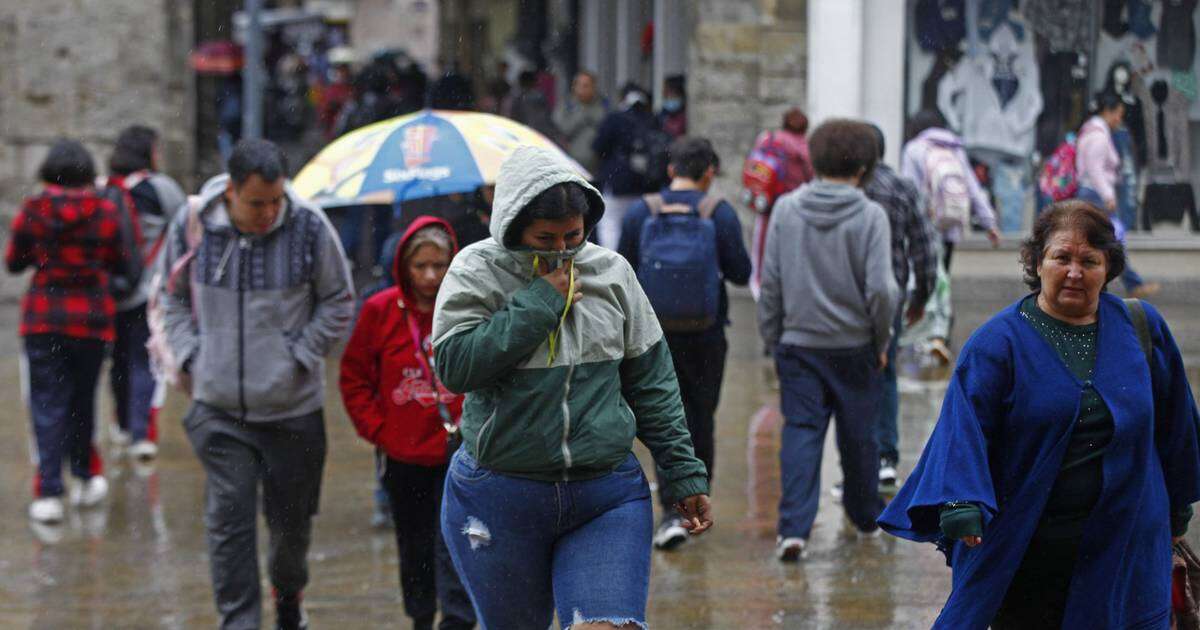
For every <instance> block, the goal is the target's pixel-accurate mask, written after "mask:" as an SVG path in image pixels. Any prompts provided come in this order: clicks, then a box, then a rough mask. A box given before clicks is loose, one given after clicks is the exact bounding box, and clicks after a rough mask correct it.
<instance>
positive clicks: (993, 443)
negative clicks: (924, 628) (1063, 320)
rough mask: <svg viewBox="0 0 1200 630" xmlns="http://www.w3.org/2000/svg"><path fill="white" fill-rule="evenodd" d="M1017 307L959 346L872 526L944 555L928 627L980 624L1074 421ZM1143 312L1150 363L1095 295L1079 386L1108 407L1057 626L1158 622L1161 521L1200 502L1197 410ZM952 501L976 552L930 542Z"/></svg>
mask: <svg viewBox="0 0 1200 630" xmlns="http://www.w3.org/2000/svg"><path fill="white" fill-rule="evenodd" d="M1019 309H1020V301H1019V300H1018V301H1017V302H1016V303H1015V304H1013V305H1012V306H1010V307H1008V308H1006V309H1004V310H1003V311H1001V312H1000V313H999V314H997V315H996V316H995V317H993V318H992V319H991V320H989V321H988V322H987V323H986V324H984V325H983V326H982V327H981V328H980V329H979V330H978V331H976V332H975V334H974V335H972V337H971V339H970V340H968V341H967V343H966V345H965V346H964V347H963V350H962V353H961V355H960V357H959V361H958V365H957V366H956V368H955V370H954V375H953V377H952V378H951V380H950V384H949V388H948V389H947V391H946V399H945V401H944V403H943V404H942V413H941V417H940V418H939V419H938V422H937V426H936V427H935V428H934V430H933V434H932V435H931V436H930V438H929V442H928V443H927V444H926V445H925V452H924V453H922V455H921V460H920V462H918V464H917V467H916V469H915V470H914V471H913V473H912V475H911V476H910V477H909V479H908V482H907V483H905V484H904V487H903V488H902V489H901V490H900V493H899V494H898V495H896V498H895V499H894V500H893V501H892V502H891V504H890V505H888V507H887V509H886V510H884V512H883V514H882V515H881V516H880V517H879V525H880V526H881V527H883V529H884V530H886V531H888V532H889V533H891V534H893V535H895V536H899V537H901V538H907V539H909V540H914V541H919V542H934V543H937V544H938V546H939V547H940V548H941V549H942V550H943V551H945V552H946V554H947V557H948V559H949V563H950V566H951V567H953V581H952V583H953V586H952V590H951V593H950V598H949V599H948V600H947V602H946V606H945V608H943V609H942V613H941V615H940V616H939V617H938V620H937V622H936V623H935V624H934V627H935V628H954V629H955V630H959V629H972V628H980V629H982V628H986V627H987V626H988V624H989V623H991V621H992V618H993V617H994V616H995V614H996V610H997V609H998V608H999V606H1000V602H1001V601H1002V600H1003V599H1004V595H1005V593H1006V592H1007V590H1008V585H1009V582H1010V581H1011V580H1012V576H1013V575H1014V574H1015V573H1016V570H1017V567H1018V566H1019V565H1020V563H1021V560H1022V558H1023V557H1024V555H1025V549H1026V546H1027V545H1028V544H1029V541H1030V539H1031V537H1032V536H1033V532H1034V529H1035V528H1036V527H1037V524H1038V520H1039V518H1040V517H1041V514H1042V509H1043V507H1044V506H1045V504H1046V499H1047V497H1048V496H1049V493H1050V488H1051V486H1052V485H1053V484H1054V480H1055V478H1056V477H1057V475H1058V471H1059V467H1060V465H1061V462H1062V458H1063V453H1064V452H1065V450H1066V447H1067V443H1068V442H1069V441H1070V438H1071V430H1072V427H1073V426H1074V420H1073V419H1074V418H1076V416H1077V414H1078V410H1079V399H1080V395H1081V393H1082V390H1083V388H1084V385H1085V384H1084V383H1082V382H1080V381H1079V380H1078V379H1076V378H1075V377H1074V376H1073V375H1072V374H1071V372H1070V371H1069V370H1068V369H1067V366H1066V365H1065V364H1064V363H1063V362H1062V360H1061V359H1060V358H1059V357H1058V355H1057V354H1055V350H1054V349H1053V348H1052V347H1051V346H1050V345H1049V344H1048V343H1047V342H1046V341H1045V340H1044V339H1043V338H1042V336H1041V335H1040V334H1038V332H1037V331H1036V330H1035V329H1034V328H1033V326H1031V325H1030V324H1029V323H1028V322H1026V321H1025V320H1024V319H1023V318H1022V317H1021V316H1020V313H1019ZM1146 315H1147V319H1148V320H1149V325H1150V332H1151V337H1152V339H1153V345H1154V348H1153V358H1152V361H1151V363H1152V365H1150V366H1148V365H1147V363H1146V359H1145V355H1144V354H1143V352H1142V349H1141V347H1140V345H1139V344H1138V339H1137V334H1136V332H1135V331H1134V328H1133V324H1132V322H1131V320H1130V317H1129V313H1128V310H1127V309H1126V308H1125V305H1124V304H1123V303H1122V302H1121V300H1120V299H1118V298H1116V297H1114V296H1112V295H1109V294H1108V293H1103V294H1101V296H1100V305H1099V311H1098V332H1097V343H1098V350H1097V355H1096V369H1095V371H1094V372H1093V374H1092V381H1091V384H1092V385H1093V386H1094V387H1095V389H1096V391H1097V392H1099V394H1100V396H1101V397H1102V398H1103V399H1104V402H1105V403H1106V404H1107V405H1108V408H1109V409H1110V410H1111V411H1112V414H1113V423H1114V432H1113V439H1112V442H1111V444H1110V445H1109V447H1108V450H1107V452H1106V453H1105V455H1104V489H1103V491H1102V494H1101V496H1100V500H1099V502H1098V503H1097V504H1096V507H1095V509H1094V510H1093V512H1092V515H1091V516H1090V517H1089V519H1088V521H1087V522H1086V524H1085V525H1084V530H1083V537H1082V540H1081V542H1080V547H1079V560H1078V562H1077V563H1076V566H1075V574H1074V577H1073V579H1072V581H1071V587H1070V589H1071V590H1070V593H1069V596H1068V597H1069V598H1068V601H1067V610H1066V616H1065V618H1064V620H1063V627H1064V628H1067V629H1080V630H1084V629H1086V630H1099V629H1101V628H1167V627H1168V625H1169V621H1168V620H1169V614H1170V604H1171V584H1170V573H1171V533H1170V517H1169V514H1170V513H1171V512H1173V511H1175V510H1177V509H1179V508H1182V507H1184V506H1187V505H1190V504H1191V503H1193V502H1195V501H1196V500H1198V499H1200V445H1198V443H1197V423H1198V422H1200V414H1197V411H1196V403H1195V401H1194V400H1193V399H1192V393H1191V389H1190V387H1189V386H1188V383H1187V378H1186V376H1185V374H1184V369H1183V359H1182V357H1181V356H1180V354H1179V349H1178V347H1176V345H1175V340H1174V339H1173V338H1172V337H1171V332H1170V330H1168V328H1167V325H1166V323H1165V322H1164V321H1163V319H1162V316H1161V315H1160V314H1159V313H1158V311H1157V310H1155V309H1154V308H1153V307H1152V306H1150V305H1149V304H1147V305H1146ZM1151 383H1153V385H1151ZM951 501H972V502H975V503H977V504H978V505H980V506H981V508H982V512H983V520H984V532H983V544H981V545H979V546H978V547H975V548H974V549H971V548H968V547H967V546H966V545H964V544H962V543H961V542H958V541H948V540H945V539H943V538H942V534H941V531H940V530H939V528H938V511H939V509H940V507H941V506H942V505H943V504H945V503H947V502H951Z"/></svg>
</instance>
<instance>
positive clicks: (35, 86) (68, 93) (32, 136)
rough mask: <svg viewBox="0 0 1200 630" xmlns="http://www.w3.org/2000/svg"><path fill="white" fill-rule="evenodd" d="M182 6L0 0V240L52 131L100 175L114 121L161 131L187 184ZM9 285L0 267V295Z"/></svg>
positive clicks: (169, 1)
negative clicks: (90, 159) (84, 150)
mask: <svg viewBox="0 0 1200 630" xmlns="http://www.w3.org/2000/svg"><path fill="white" fill-rule="evenodd" d="M192 41H193V31H192V3H191V2H181V1H178V0H36V1H31V0H0V241H3V242H7V238H8V237H7V233H8V224H9V221H10V220H11V217H12V215H13V212H14V211H15V208H16V206H17V204H19V202H20V199H21V198H22V197H23V196H24V195H25V194H28V193H29V192H30V191H31V190H33V188H34V187H35V186H36V173H37V168H38V166H39V165H40V163H41V161H42V159H43V158H44V157H45V154H46V151H47V148H48V147H49V145H50V144H51V143H53V142H54V140H55V139H56V138H59V137H64V136H65V137H71V138H75V139H79V140H81V141H83V142H84V143H85V144H86V145H87V146H88V147H89V148H90V149H91V150H92V152H93V154H94V157H95V159H96V162H97V168H98V169H99V170H100V171H101V172H103V170H104V169H103V165H104V163H105V162H106V160H107V158H108V154H109V152H110V150H111V146H112V142H113V141H114V140H115V139H116V135H117V133H119V132H120V130H121V128H123V127H124V126H126V125H129V124H133V123H142V124H147V125H149V126H151V127H154V128H156V129H158V130H159V132H160V133H161V134H162V136H163V144H162V152H163V160H164V162H165V164H164V169H165V170H166V171H167V172H169V173H171V174H173V175H176V176H182V177H181V179H182V181H184V183H185V184H190V183H191V182H190V179H191V174H192V171H193V165H192V162H193V160H194V149H193V145H194V132H193V130H194V118H195V115H194V111H195V107H194V105H193V102H194V101H193V95H192V92H193V88H192V86H193V83H194V82H193V80H192V78H193V75H192V73H191V71H190V70H189V69H188V67H187V54H188V52H189V50H190V49H191V46H192ZM14 283H16V284H20V285H23V284H24V281H23V280H20V279H14V278H13V277H11V276H8V275H7V274H0V299H6V298H11V297H12V295H13V294H14V292H15V291H17V290H19V288H18V287H14V286H13V285H14Z"/></svg>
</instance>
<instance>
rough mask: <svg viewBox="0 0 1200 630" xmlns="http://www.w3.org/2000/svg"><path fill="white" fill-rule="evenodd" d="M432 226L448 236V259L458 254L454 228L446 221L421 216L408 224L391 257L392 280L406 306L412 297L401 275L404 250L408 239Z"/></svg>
mask: <svg viewBox="0 0 1200 630" xmlns="http://www.w3.org/2000/svg"><path fill="white" fill-rule="evenodd" d="M432 225H436V226H438V227H440V228H442V229H443V230H445V231H446V233H447V234H449V235H450V258H454V255H455V254H457V253H458V235H457V234H455V233H454V228H452V227H450V224H449V223H448V222H447V221H446V220H444V219H440V218H438V217H431V216H421V217H417V218H416V219H415V220H414V221H413V222H412V223H410V224H409V226H408V229H407V230H404V236H401V237H400V242H399V243H398V244H397V245H396V252H395V253H394V254H393V256H392V280H393V281H394V282H395V283H396V286H397V287H399V288H400V295H402V296H403V297H404V302H405V303H406V304H407V303H408V302H411V301H412V295H411V293H410V290H411V289H410V287H409V286H408V278H407V277H406V276H405V274H404V273H403V269H404V248H405V246H407V245H408V241H409V239H411V238H412V237H413V235H414V234H416V233H417V232H420V231H421V230H423V229H425V228H427V227H429V226H432Z"/></svg>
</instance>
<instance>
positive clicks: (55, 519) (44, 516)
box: [29, 497, 63, 523]
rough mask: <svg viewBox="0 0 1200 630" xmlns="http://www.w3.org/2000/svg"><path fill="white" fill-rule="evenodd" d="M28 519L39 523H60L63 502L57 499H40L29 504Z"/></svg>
mask: <svg viewBox="0 0 1200 630" xmlns="http://www.w3.org/2000/svg"><path fill="white" fill-rule="evenodd" d="M29 518H31V519H33V520H35V521H37V522H39V523H61V522H62V520H63V502H62V499H61V498H59V497H42V498H40V499H34V500H33V503H30V504H29Z"/></svg>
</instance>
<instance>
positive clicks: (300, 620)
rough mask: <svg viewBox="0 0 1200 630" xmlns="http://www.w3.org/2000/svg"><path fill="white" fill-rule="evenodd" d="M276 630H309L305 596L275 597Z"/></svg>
mask: <svg viewBox="0 0 1200 630" xmlns="http://www.w3.org/2000/svg"><path fill="white" fill-rule="evenodd" d="M275 630H308V613H306V612H304V595H303V594H302V593H298V594H296V595H279V594H278V593H276V595H275Z"/></svg>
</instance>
